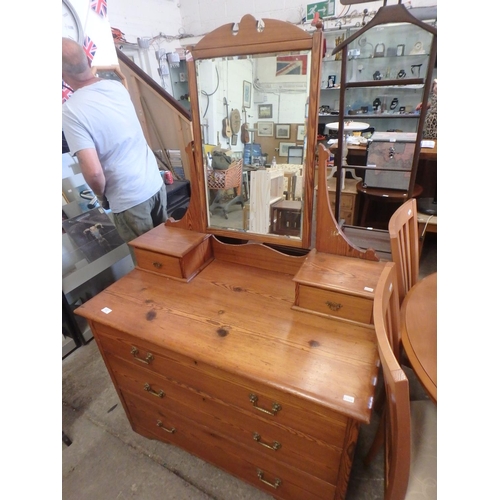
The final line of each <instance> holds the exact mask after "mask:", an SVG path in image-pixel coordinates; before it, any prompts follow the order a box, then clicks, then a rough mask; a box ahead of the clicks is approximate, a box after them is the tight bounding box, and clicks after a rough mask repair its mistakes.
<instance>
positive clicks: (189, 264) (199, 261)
mask: <svg viewBox="0 0 500 500" xmlns="http://www.w3.org/2000/svg"><path fill="white" fill-rule="evenodd" d="M129 244H130V246H132V247H133V248H134V253H135V257H136V261H137V267H138V268H140V269H142V270H144V271H150V272H153V273H156V274H161V275H163V276H168V277H170V278H175V279H179V280H182V281H190V280H191V279H192V278H193V277H194V276H196V274H198V273H199V272H200V271H201V270H202V269H203V268H204V267H206V266H207V265H208V264H209V263H210V262H211V261H212V260H213V253H212V246H211V244H210V238H209V236H208V235H206V234H203V233H197V232H195V231H189V230H187V229H181V228H174V227H169V226H165V225H164V224H160V225H159V226H156V227H155V228H154V229H151V231H148V232H147V233H144V234H143V235H141V236H139V237H138V238H136V239H134V240H132V241H131V242H129Z"/></svg>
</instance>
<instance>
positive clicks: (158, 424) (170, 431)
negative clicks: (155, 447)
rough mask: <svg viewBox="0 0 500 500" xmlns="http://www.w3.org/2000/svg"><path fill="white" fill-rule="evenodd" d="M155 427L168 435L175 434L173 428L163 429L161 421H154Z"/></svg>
mask: <svg viewBox="0 0 500 500" xmlns="http://www.w3.org/2000/svg"><path fill="white" fill-rule="evenodd" d="M156 425H157V426H158V427H159V428H160V429H163V430H164V431H165V432H168V433H169V434H173V433H174V432H175V427H172V428H171V429H167V428H166V427H163V423H162V421H161V420H157V421H156Z"/></svg>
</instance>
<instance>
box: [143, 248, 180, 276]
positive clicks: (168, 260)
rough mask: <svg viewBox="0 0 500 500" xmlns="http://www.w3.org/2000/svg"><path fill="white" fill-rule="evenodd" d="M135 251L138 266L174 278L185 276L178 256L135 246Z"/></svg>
mask: <svg viewBox="0 0 500 500" xmlns="http://www.w3.org/2000/svg"><path fill="white" fill-rule="evenodd" d="M134 253H135V258H136V260H137V267H139V268H140V269H144V271H151V272H154V273H158V274H162V275H164V276H171V277H173V278H179V279H182V278H183V276H182V269H181V264H180V259H179V258H178V257H172V256H170V255H164V254H161V253H158V252H151V251H149V250H144V249H142V248H135V249H134Z"/></svg>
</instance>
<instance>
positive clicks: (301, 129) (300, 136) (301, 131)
mask: <svg viewBox="0 0 500 500" xmlns="http://www.w3.org/2000/svg"><path fill="white" fill-rule="evenodd" d="M305 135H306V127H305V125H297V140H298V141H303V140H304V137H305Z"/></svg>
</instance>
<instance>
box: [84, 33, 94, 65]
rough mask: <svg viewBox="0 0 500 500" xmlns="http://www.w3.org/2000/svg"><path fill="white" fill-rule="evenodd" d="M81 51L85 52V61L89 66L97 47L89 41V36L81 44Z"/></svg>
mask: <svg viewBox="0 0 500 500" xmlns="http://www.w3.org/2000/svg"><path fill="white" fill-rule="evenodd" d="M83 50H84V51H85V54H87V59H88V61H89V65H90V64H91V63H92V59H94V56H95V53H96V50H97V46H96V44H95V43H94V42H93V41H92V40H91V39H90V37H89V36H86V37H85V42H84V43H83Z"/></svg>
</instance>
